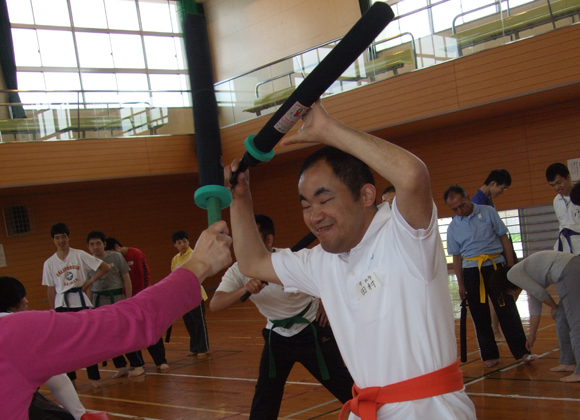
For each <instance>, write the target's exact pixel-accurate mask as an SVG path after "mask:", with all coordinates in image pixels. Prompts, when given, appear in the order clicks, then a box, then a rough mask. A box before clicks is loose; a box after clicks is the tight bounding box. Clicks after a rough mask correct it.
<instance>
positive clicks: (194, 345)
mask: <svg viewBox="0 0 580 420" xmlns="http://www.w3.org/2000/svg"><path fill="white" fill-rule="evenodd" d="M171 239H172V240H173V245H174V246H175V248H177V250H178V251H179V252H178V253H177V255H176V256H175V257H173V259H172V260H171V271H173V270H175V269H176V268H178V267H180V266H181V265H182V264H183V263H184V262H185V261H187V259H188V258H189V256H190V255H191V253H192V252H193V250H192V249H191V247H190V246H189V236H188V235H187V232H186V231H184V230H176V231H175V232H173V234H172V235H171ZM201 295H202V297H203V300H202V301H201V303H200V304H199V306H197V307H195V308H193V309H192V310H191V311H189V312H188V313H186V314H185V315H183V322H184V323H185V328H187V332H188V333H189V337H190V339H189V354H188V355H187V356H188V357H193V356H198V357H203V356H206V355H207V352H208V350H209V338H208V335H207V324H206V323H205V301H206V300H207V293H206V292H205V289H204V288H203V286H202V287H201Z"/></svg>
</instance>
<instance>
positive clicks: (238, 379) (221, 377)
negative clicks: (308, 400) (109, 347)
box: [99, 369, 322, 386]
mask: <svg viewBox="0 0 580 420" xmlns="http://www.w3.org/2000/svg"><path fill="white" fill-rule="evenodd" d="M99 371H100V372H116V370H108V369H99ZM145 375H146V376H157V375H159V376H175V377H177V378H199V379H221V380H224V381H242V382H258V379H255V378H230V377H227V376H207V375H188V374H186V373H162V372H146V374H145ZM288 384H290V385H309V386H322V384H320V383H318V382H294V381H286V385H288Z"/></svg>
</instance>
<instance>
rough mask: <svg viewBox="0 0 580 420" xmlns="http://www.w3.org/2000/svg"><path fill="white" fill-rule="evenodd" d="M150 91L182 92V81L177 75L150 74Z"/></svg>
mask: <svg viewBox="0 0 580 420" xmlns="http://www.w3.org/2000/svg"><path fill="white" fill-rule="evenodd" d="M149 78H150V80H151V90H182V89H184V87H183V86H182V85H181V82H182V79H181V77H180V75H179V74H151V75H149Z"/></svg>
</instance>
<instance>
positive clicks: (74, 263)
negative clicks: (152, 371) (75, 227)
mask: <svg viewBox="0 0 580 420" xmlns="http://www.w3.org/2000/svg"><path fill="white" fill-rule="evenodd" d="M50 236H51V237H52V241H53V242H54V245H55V246H56V252H55V253H54V254H53V255H52V256H51V257H50V258H49V259H48V260H46V261H45V262H44V267H43V269H42V284H43V286H48V288H47V292H46V294H47V298H48V304H49V305H50V307H51V308H52V309H54V310H56V312H78V311H81V310H83V309H90V308H92V307H93V304H92V303H91V299H89V297H88V296H87V294H86V293H85V292H84V291H83V286H85V284H86V282H87V280H88V278H87V273H88V272H89V270H93V271H94V272H96V273H95V274H94V275H93V279H94V280H98V279H100V278H101V277H102V276H104V275H105V274H107V273H108V272H109V271H110V270H111V267H109V265H108V264H107V263H106V262H103V261H102V260H100V259H98V258H95V257H93V256H91V255H89V254H87V253H86V252H85V251H81V250H80V249H75V248H71V247H70V246H69V237H70V231H69V228H68V226H67V225H66V224H64V223H56V224H55V225H53V226H52V227H51V228H50ZM67 375H68V377H69V378H70V380H71V381H74V380H75V379H76V378H77V374H76V372H69V373H67ZM87 375H88V377H89V379H90V380H91V384H92V385H93V387H95V388H100V387H101V384H100V382H99V381H100V379H101V375H100V373H99V367H98V365H92V366H89V367H87Z"/></svg>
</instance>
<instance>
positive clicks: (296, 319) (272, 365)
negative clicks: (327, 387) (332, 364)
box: [268, 302, 330, 380]
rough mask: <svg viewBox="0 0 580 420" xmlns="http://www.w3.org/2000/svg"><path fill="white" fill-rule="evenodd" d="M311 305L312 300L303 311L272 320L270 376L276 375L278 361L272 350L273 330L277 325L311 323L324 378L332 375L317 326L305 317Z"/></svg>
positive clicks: (288, 325) (281, 326)
mask: <svg viewBox="0 0 580 420" xmlns="http://www.w3.org/2000/svg"><path fill="white" fill-rule="evenodd" d="M311 305H312V302H310V303H309V304H308V306H307V307H306V308H305V309H304V310H303V311H302V312H300V313H299V314H298V315H295V316H293V317H291V318H286V319H279V320H276V321H272V320H270V322H271V323H272V328H271V329H270V334H269V335H268V347H269V351H270V374H269V377H270V378H275V377H276V361H275V360H274V352H273V351H272V342H271V339H272V330H273V329H274V328H276V327H280V328H290V327H291V326H292V325H294V324H310V327H311V328H312V332H313V333H314V344H316V358H317V359H318V367H319V368H320V374H321V375H322V379H324V380H328V379H329V378H330V375H329V374H328V369H327V368H326V363H325V362H324V357H323V356H322V351H321V350H320V346H319V345H318V334H317V333H316V327H315V326H314V325H313V324H312V322H310V321H309V320H307V319H306V318H304V315H305V314H306V312H308V309H310V306H311Z"/></svg>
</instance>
